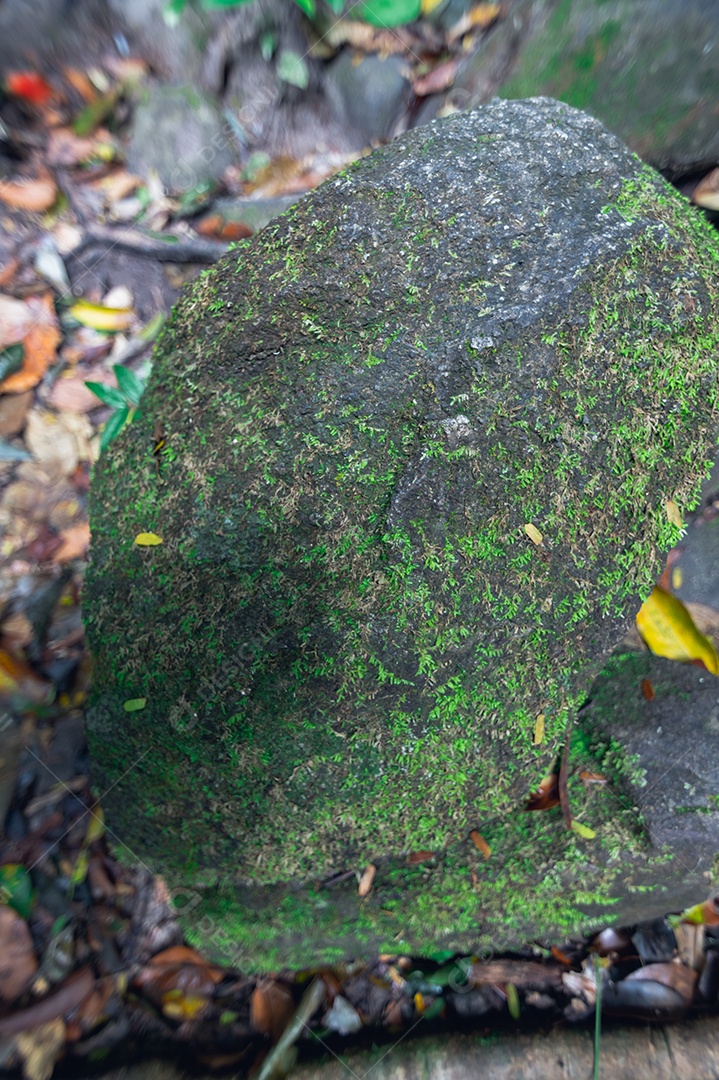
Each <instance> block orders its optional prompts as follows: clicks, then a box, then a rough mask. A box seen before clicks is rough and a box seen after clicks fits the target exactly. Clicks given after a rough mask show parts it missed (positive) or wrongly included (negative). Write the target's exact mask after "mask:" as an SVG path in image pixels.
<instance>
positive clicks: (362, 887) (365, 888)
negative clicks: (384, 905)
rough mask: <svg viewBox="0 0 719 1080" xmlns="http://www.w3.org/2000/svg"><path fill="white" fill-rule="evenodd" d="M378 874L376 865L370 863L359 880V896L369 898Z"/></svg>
mask: <svg viewBox="0 0 719 1080" xmlns="http://www.w3.org/2000/svg"><path fill="white" fill-rule="evenodd" d="M376 873H377V867H376V866H375V865H374V863H370V864H369V866H368V867H366V869H365V871H364V873H363V874H362V877H361V878H360V880H359V885H358V886H357V893H358V895H359V896H367V895H368V894H369V891H370V889H371V888H372V882H373V881H374V877H375V874H376Z"/></svg>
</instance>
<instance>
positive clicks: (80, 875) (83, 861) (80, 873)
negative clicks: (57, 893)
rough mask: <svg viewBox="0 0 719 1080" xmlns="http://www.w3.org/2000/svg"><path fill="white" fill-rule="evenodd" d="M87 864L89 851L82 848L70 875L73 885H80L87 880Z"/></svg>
mask: <svg viewBox="0 0 719 1080" xmlns="http://www.w3.org/2000/svg"><path fill="white" fill-rule="evenodd" d="M87 863H88V857H87V849H86V848H82V849H81V850H80V853H79V855H78V857H77V862H76V863H75V866H74V867H73V871H72V874H71V875H70V884H71V885H80V884H81V883H82V882H83V881H84V880H85V878H86V877H87Z"/></svg>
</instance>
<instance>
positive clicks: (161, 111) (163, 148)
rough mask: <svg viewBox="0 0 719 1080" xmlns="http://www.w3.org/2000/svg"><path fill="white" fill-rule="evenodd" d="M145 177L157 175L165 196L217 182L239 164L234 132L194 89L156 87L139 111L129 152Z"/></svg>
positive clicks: (130, 159)
mask: <svg viewBox="0 0 719 1080" xmlns="http://www.w3.org/2000/svg"><path fill="white" fill-rule="evenodd" d="M127 158H128V164H129V166H130V168H131V169H133V170H134V171H135V172H138V173H139V174H140V175H141V176H144V177H148V176H149V175H150V173H151V172H153V171H154V172H156V173H157V174H158V176H159V177H160V180H161V181H162V184H163V186H164V187H165V189H166V190H168V191H172V192H183V191H190V190H191V189H192V188H194V187H196V186H197V185H198V184H200V183H202V182H203V181H207V180H219V178H220V177H221V176H222V174H223V172H224V171H225V169H226V168H227V167H228V166H229V165H231V164H232V163H233V162H234V161H235V153H234V141H233V135H232V131H231V129H230V127H229V125H228V124H227V122H226V121H224V120H223V118H222V114H221V112H220V110H219V109H218V108H217V106H216V105H215V103H214V102H213V101H212V99H211V98H209V97H208V96H207V95H206V94H203V93H201V92H200V91H198V90H196V89H195V88H194V87H192V86H153V87H152V88H151V90H149V91H145V92H144V94H143V98H142V100H141V101H140V102H139V104H138V105H137V108H136V110H135V115H134V118H133V121H132V129H131V132H130V139H129V144H128V148H127Z"/></svg>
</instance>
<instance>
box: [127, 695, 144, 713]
mask: <svg viewBox="0 0 719 1080" xmlns="http://www.w3.org/2000/svg"><path fill="white" fill-rule="evenodd" d="M145 705H147V698H144V697H136V698H130V700H129V701H125V702H123V705H122V707H123V709H124V710H125V712H141V711H142V710H143V709H144V708H145Z"/></svg>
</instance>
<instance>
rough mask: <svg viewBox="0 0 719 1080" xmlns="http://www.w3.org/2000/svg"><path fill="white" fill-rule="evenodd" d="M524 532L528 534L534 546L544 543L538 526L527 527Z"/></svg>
mask: <svg viewBox="0 0 719 1080" xmlns="http://www.w3.org/2000/svg"><path fill="white" fill-rule="evenodd" d="M524 531H525V532H526V534H527V536H528V537H529V539H530V540H531V541H532V543H533V544H541V543H542V534H541V533H540V531H539V529H538V528H537V526H536V525H525V526H524Z"/></svg>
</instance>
